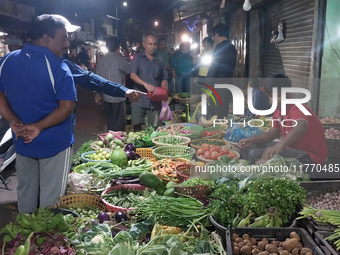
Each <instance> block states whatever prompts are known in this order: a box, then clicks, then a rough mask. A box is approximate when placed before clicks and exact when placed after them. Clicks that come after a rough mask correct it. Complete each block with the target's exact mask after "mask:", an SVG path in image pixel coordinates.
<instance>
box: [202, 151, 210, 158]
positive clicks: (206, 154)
mask: <svg viewBox="0 0 340 255" xmlns="http://www.w3.org/2000/svg"><path fill="white" fill-rule="evenodd" d="M203 157H204V158H205V159H210V157H211V153H210V152H209V151H206V152H204V156H203Z"/></svg>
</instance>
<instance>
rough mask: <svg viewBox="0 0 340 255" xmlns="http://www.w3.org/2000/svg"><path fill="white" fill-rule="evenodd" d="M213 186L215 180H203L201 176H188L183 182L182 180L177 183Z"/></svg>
mask: <svg viewBox="0 0 340 255" xmlns="http://www.w3.org/2000/svg"><path fill="white" fill-rule="evenodd" d="M198 185H201V186H211V187H213V186H215V182H214V181H213V180H205V179H202V178H190V179H188V180H186V181H185V182H182V183H181V184H179V186H198Z"/></svg>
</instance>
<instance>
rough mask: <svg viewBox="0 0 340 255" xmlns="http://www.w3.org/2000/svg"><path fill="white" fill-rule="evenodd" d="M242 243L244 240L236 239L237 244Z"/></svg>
mask: <svg viewBox="0 0 340 255" xmlns="http://www.w3.org/2000/svg"><path fill="white" fill-rule="evenodd" d="M240 242H243V239H242V238H236V239H235V243H240Z"/></svg>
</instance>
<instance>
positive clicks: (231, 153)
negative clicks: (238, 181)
mask: <svg viewBox="0 0 340 255" xmlns="http://www.w3.org/2000/svg"><path fill="white" fill-rule="evenodd" d="M228 157H229V158H231V159H235V158H237V156H236V154H235V153H234V152H230V154H229V155H228Z"/></svg>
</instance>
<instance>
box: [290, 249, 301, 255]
mask: <svg viewBox="0 0 340 255" xmlns="http://www.w3.org/2000/svg"><path fill="white" fill-rule="evenodd" d="M300 250H301V249H299V248H295V249H293V250H292V254H293V255H298V254H300Z"/></svg>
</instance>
